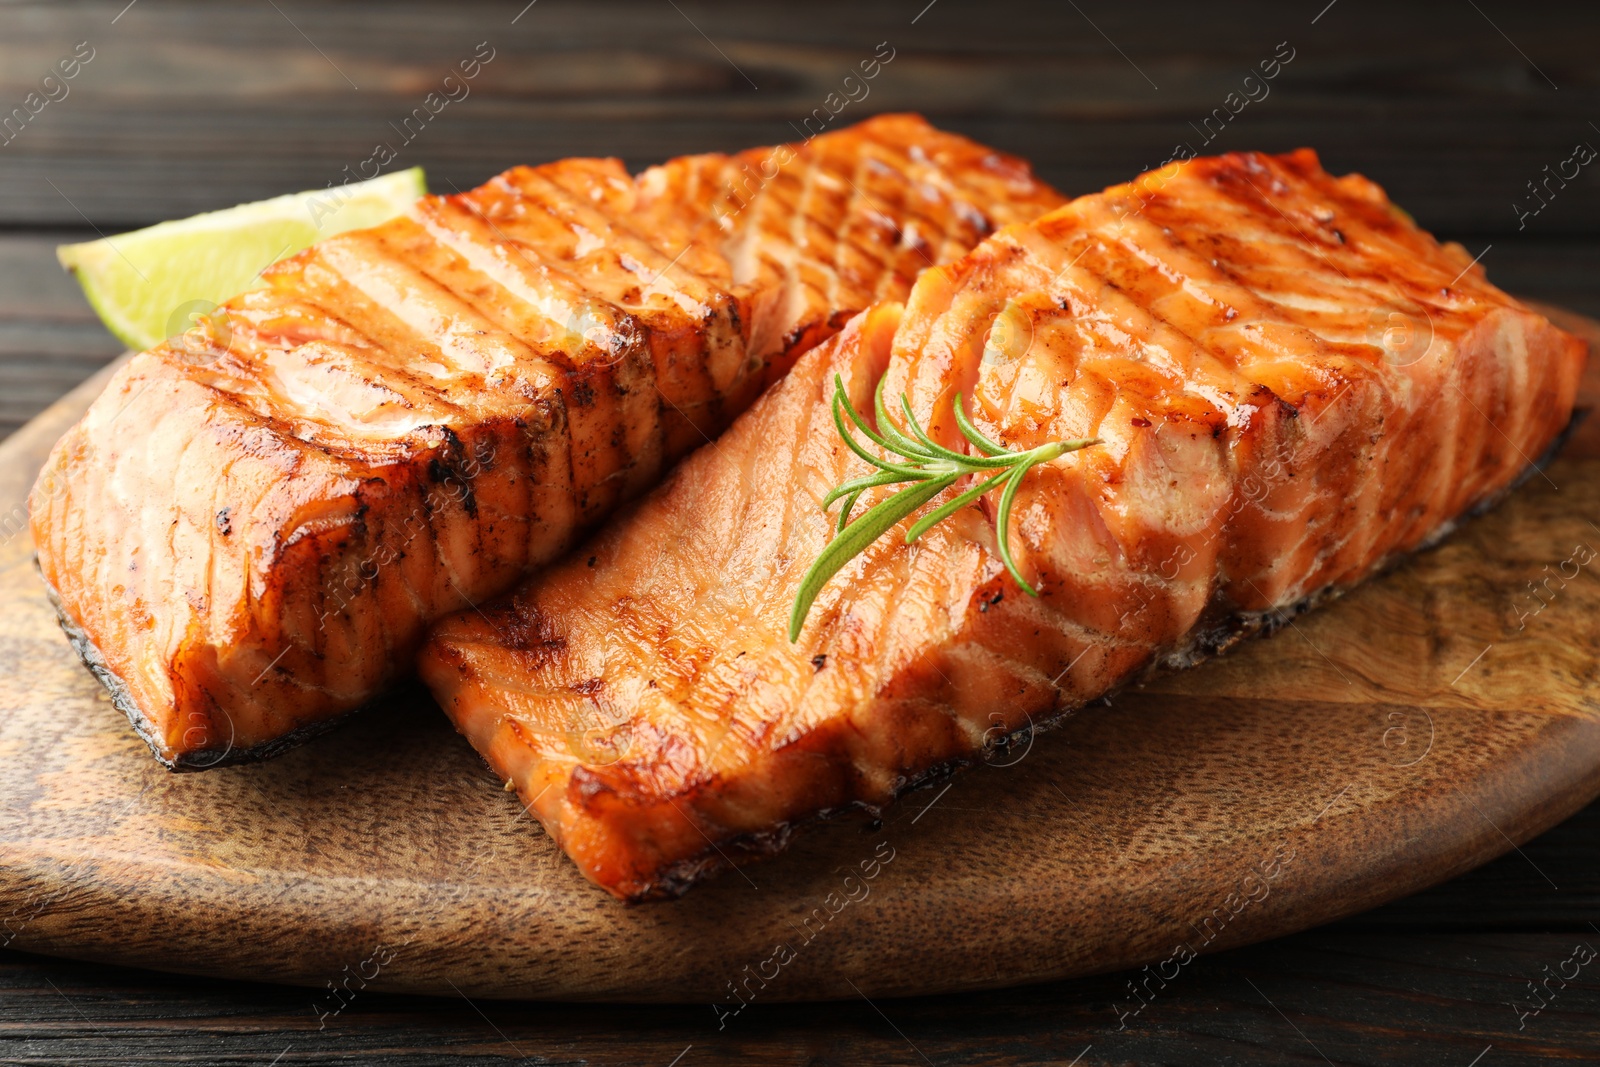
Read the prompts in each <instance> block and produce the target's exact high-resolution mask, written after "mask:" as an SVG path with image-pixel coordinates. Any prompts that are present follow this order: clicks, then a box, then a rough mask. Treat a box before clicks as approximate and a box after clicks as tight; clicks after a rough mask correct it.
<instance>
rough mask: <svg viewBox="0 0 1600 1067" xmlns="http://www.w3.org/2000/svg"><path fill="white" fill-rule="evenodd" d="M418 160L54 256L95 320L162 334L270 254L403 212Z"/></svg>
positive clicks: (418, 176) (249, 276) (137, 345)
mask: <svg viewBox="0 0 1600 1067" xmlns="http://www.w3.org/2000/svg"><path fill="white" fill-rule="evenodd" d="M427 191H428V190H427V185H426V183H425V181H424V178H423V173H422V168H421V167H412V168H411V169H410V170H404V171H396V172H395V173H393V174H385V175H382V176H381V177H377V178H373V179H372V180H371V181H365V182H354V183H351V184H348V185H343V186H337V187H330V188H327V189H313V190H310V191H307V192H303V193H292V194H289V195H287V196H279V197H274V198H272V199H270V200H258V201H256V202H255V203H251V204H240V205H239V206H237V207H231V208H227V209H225V210H222V211H210V212H207V213H205V214H203V215H195V216H193V217H191V218H187V219H178V220H175V221H172V222H162V223H158V224H157V225H155V226H150V227H148V228H146V229H143V230H136V231H134V232H132V233H125V234H120V235H118V236H115V237H106V238H102V239H101V240H98V241H89V242H87V243H84V244H75V245H62V246H61V247H59V248H57V249H56V258H57V259H59V260H60V261H61V265H62V266H63V267H65V268H66V269H67V270H69V271H71V272H72V274H73V276H74V277H76V278H77V279H78V284H79V285H81V286H82V287H83V293H84V295H85V296H86V297H88V299H89V304H90V306H92V307H93V308H94V310H95V313H96V314H97V315H99V316H100V321H101V322H103V323H105V325H106V328H107V329H109V330H110V331H111V332H112V333H113V334H115V335H116V336H117V339H118V340H120V341H122V342H123V343H124V344H126V345H128V346H129V347H130V348H134V349H140V350H143V349H146V348H150V347H152V346H154V345H157V344H159V343H161V342H162V341H163V340H165V339H166V338H168V337H170V336H172V335H173V334H176V333H181V332H183V331H184V330H186V329H188V328H189V327H190V326H191V325H192V321H191V314H192V313H193V312H195V311H196V310H202V311H203V310H205V309H207V308H209V307H212V306H215V305H216V304H217V303H219V302H221V301H223V300H226V299H228V298H229V297H231V296H234V295H235V294H237V293H240V292H242V291H244V290H246V289H248V288H250V286H251V285H253V284H255V282H256V280H257V279H258V278H259V277H260V276H261V272H262V271H264V270H266V269H267V268H268V267H269V266H271V265H272V264H273V263H275V262H277V261H278V260H280V259H282V258H283V257H285V256H291V255H294V254H295V253H296V252H299V251H301V250H302V249H305V248H308V247H310V246H311V245H312V244H314V243H315V242H317V241H320V240H322V239H323V238H325V237H331V236H333V235H334V234H336V233H343V232H344V231H346V230H357V229H363V228H365V227H368V226H376V225H378V224H379V223H382V222H386V221H388V220H389V219H391V218H394V217H395V216H396V215H400V214H402V213H403V212H404V211H405V210H406V209H407V208H408V207H410V206H411V204H412V203H413V202H415V201H416V199H417V198H418V197H420V196H423V195H425V194H426V193H427Z"/></svg>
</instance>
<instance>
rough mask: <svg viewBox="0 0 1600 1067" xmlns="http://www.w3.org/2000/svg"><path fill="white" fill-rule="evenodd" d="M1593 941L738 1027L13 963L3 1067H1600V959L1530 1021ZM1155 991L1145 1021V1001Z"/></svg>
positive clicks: (1423, 941)
mask: <svg viewBox="0 0 1600 1067" xmlns="http://www.w3.org/2000/svg"><path fill="white" fill-rule="evenodd" d="M1580 942H1584V943H1587V944H1588V945H1590V946H1595V947H1600V935H1595V934H1593V933H1589V934H1588V935H1587V936H1585V935H1581V934H1564V933H1552V934H1521V935H1517V936H1507V935H1496V934H1486V933H1483V934H1451V935H1416V936H1411V937H1398V936H1395V935H1394V934H1392V933H1384V934H1361V935H1351V934H1347V933H1344V932H1341V931H1325V932H1315V933H1309V934H1302V935H1298V936H1296V937H1293V938H1289V939H1287V940H1285V941H1281V942H1278V943H1276V944H1273V945H1265V946H1258V947H1255V948H1249V949H1242V950H1237V951H1233V952H1228V953H1223V954H1221V955H1218V956H1214V957H1202V958H1200V959H1198V960H1196V961H1195V962H1193V963H1191V964H1189V965H1187V966H1186V967H1184V968H1183V969H1182V970H1180V971H1178V972H1177V973H1176V975H1175V976H1173V977H1171V978H1170V980H1169V981H1168V982H1166V983H1162V982H1160V981H1159V980H1153V979H1149V976H1147V975H1145V974H1143V973H1137V974H1135V973H1123V974H1116V975H1105V976H1101V977H1097V978H1089V979H1080V980H1077V981H1071V982H1057V983H1051V984H1047V985H1039V986H1031V987H1026V988H1021V989H1011V990H1003V991H998V992H990V993H974V994H965V995H962V996H961V997H959V998H954V997H940V998H923V999H916V1000H894V999H877V998H874V999H873V1001H871V1002H870V1003H869V1002H866V1001H864V1000H863V999H861V998H852V999H849V1000H844V1001H841V1002H839V1003H837V1004H833V1005H829V1006H828V1007H827V1008H826V1009H819V1008H817V1007H815V1006H807V1005H764V1004H759V1003H755V1004H752V1005H751V1007H750V1008H749V1009H748V1010H747V1011H746V1012H745V1013H743V1014H741V1015H740V1016H738V1017H736V1018H733V1019H731V1020H728V1021H727V1024H726V1026H725V1027H723V1028H722V1029H720V1030H719V1029H718V1025H717V1023H718V1016H717V1015H716V1013H715V1012H714V1011H713V1009H712V1008H711V1006H710V1005H684V1006H671V1007H648V1006H616V1005H611V1006H604V1007H594V1006H583V1005H538V1004H506V1003H490V1002H486V1001H477V1000H473V1001H471V1002H468V1001H466V1000H464V999H463V998H460V997H445V998H409V997H395V996H386V995H383V994H380V993H376V992H372V991H370V990H363V989H360V988H359V987H357V988H355V990H354V993H353V995H351V996H347V997H346V999H345V1001H344V1003H345V1004H346V1005H347V1006H346V1007H345V1008H344V1010H342V1011H339V1012H337V1013H332V1012H331V1011H330V1005H333V1004H336V1003H337V1002H336V1001H333V1000H331V998H329V996H328V994H327V992H326V991H325V990H324V991H323V992H322V995H321V997H320V998H319V997H318V995H317V993H316V991H312V990H290V989H282V988H271V987H266V986H259V985H247V984H240V983H227V982H210V983H205V984H195V983H190V982H186V981H184V980H183V979H178V978H173V977H170V976H164V975H159V974H155V973H150V972H139V971H128V970H121V969H117V968H104V967H96V966H93V965H88V964H80V963H68V962H64V961H55V960H48V959H44V958H42V957H33V956H27V955H24V954H21V953H14V952H8V953H3V954H0V1059H4V1060H5V1061H6V1062H43V1061H45V1060H46V1059H48V1060H49V1062H71V1063H75V1064H109V1063H116V1064H152V1063H179V1062H183V1063H192V1062H207V1063H260V1064H265V1063H269V1062H274V1063H279V1064H283V1065H289V1064H305V1063H334V1062H338V1063H383V1064H416V1065H419V1067H420V1065H423V1064H440V1063H449V1064H454V1063H473V1064H494V1063H518V1062H521V1063H534V1064H579V1063H587V1064H623V1063H626V1064H654V1065H665V1064H669V1063H679V1064H682V1065H685V1067H687V1065H691V1064H692V1065H713V1064H754V1065H758V1067H760V1065H778V1064H785V1065H788V1064H799V1063H805V1064H810V1065H814V1067H831V1065H841V1067H842V1065H856V1064H862V1063H872V1064H886V1065H899V1064H904V1065H907V1067H924V1065H925V1064H927V1063H937V1064H941V1065H979V1064H982V1065H996V1067H1000V1065H1007V1067H1009V1065H1024V1064H1039V1063H1053V1064H1060V1065H1066V1064H1068V1063H1075V1064H1078V1065H1079V1067H1098V1065H1112V1064H1118V1065H1120V1064H1129V1063H1184V1064H1189V1063H1217V1062H1223V1063H1230V1064H1246V1065H1250V1064H1272V1065H1275V1067H1278V1065H1284V1064H1307V1065H1320V1064H1323V1063H1325V1062H1334V1063H1338V1064H1341V1065H1344V1064H1361V1065H1367V1064H1370V1065H1373V1067H1378V1065H1389V1064H1401V1063H1424V1062H1425V1063H1434V1064H1438V1063H1443V1064H1456V1065H1460V1067H1466V1065H1467V1064H1470V1063H1473V1062H1474V1057H1476V1056H1479V1055H1480V1054H1482V1053H1484V1052H1485V1050H1486V1048H1488V1047H1489V1046H1492V1047H1493V1052H1492V1055H1491V1056H1490V1057H1486V1058H1485V1059H1484V1060H1483V1061H1482V1063H1483V1064H1484V1065H1486V1067H1488V1065H1493V1067H1520V1065H1524V1064H1527V1065H1533V1064H1546V1063H1549V1062H1550V1061H1551V1060H1552V1059H1557V1058H1561V1059H1568V1060H1571V1061H1574V1062H1593V1060H1594V1058H1595V1057H1597V1056H1600V1033H1597V1032H1596V1029H1595V1028H1594V1026H1593V1025H1592V1023H1591V1019H1592V1017H1593V1014H1594V1013H1595V1012H1596V1011H1600V981H1597V980H1596V977H1595V974H1594V971H1595V968H1596V967H1597V966H1600V963H1590V964H1589V965H1588V966H1587V967H1586V968H1584V969H1582V970H1581V971H1579V977H1578V978H1577V979H1576V980H1574V981H1571V982H1568V983H1566V984H1565V985H1564V986H1563V985H1562V983H1561V982H1560V981H1559V980H1557V981H1555V982H1552V984H1551V987H1550V988H1551V989H1553V990H1555V992H1556V995H1555V997H1554V999H1553V1000H1549V1006H1548V1007H1547V1008H1546V1009H1545V1010H1543V1011H1541V1012H1539V1013H1537V1014H1533V1015H1529V1016H1526V1017H1524V1016H1521V1015H1519V1013H1518V1009H1517V1008H1514V1007H1513V1006H1512V1005H1513V1003H1521V1004H1522V1005H1523V1008H1524V1009H1526V1008H1527V1007H1529V1006H1530V1005H1529V1004H1528V1003H1527V1001H1526V997H1527V995H1528V983H1529V981H1539V980H1542V979H1543V978H1545V976H1546V975H1547V974H1550V973H1553V972H1554V971H1556V970H1559V969H1561V968H1562V966H1563V964H1564V963H1565V962H1566V961H1568V960H1569V959H1571V958H1572V952H1573V949H1574V947H1575V945H1576V944H1578V943H1580ZM1546 968H1550V971H1547V970H1546ZM1565 969H1566V971H1567V973H1569V974H1570V973H1572V970H1573V968H1572V966H1571V965H1570V964H1568V965H1567V966H1566V968H1565ZM1169 974H1171V972H1170V971H1169ZM337 977H338V976H337V975H333V976H330V980H332V979H334V978H337ZM1147 980H1148V981H1149V985H1148V986H1145V985H1142V984H1141V985H1140V989H1141V991H1143V990H1145V989H1148V990H1149V992H1148V993H1143V992H1141V995H1143V996H1146V997H1148V1000H1149V1002H1148V1004H1146V1005H1145V1006H1143V1007H1142V1009H1141V1008H1140V1007H1139V1005H1140V1001H1139V1000H1138V999H1136V998H1135V996H1134V994H1133V993H1132V992H1130V989H1129V984H1130V983H1143V982H1145V981H1147ZM1547 999H1548V998H1547ZM1136 1009H1137V1011H1136ZM1135 1012H1136V1013H1135ZM324 1013H328V1014H326V1015H325V1014H324ZM1519 1027H1520V1028H1519ZM279 1056H281V1057H282V1058H281V1059H275V1057H279ZM675 1057H682V1058H681V1059H677V1060H675ZM1074 1057H1080V1058H1078V1059H1074Z"/></svg>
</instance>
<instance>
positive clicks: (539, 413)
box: [30, 115, 1065, 769]
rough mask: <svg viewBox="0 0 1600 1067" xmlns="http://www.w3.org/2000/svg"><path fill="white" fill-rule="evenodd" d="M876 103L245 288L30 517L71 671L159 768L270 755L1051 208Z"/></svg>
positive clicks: (101, 419) (552, 189)
mask: <svg viewBox="0 0 1600 1067" xmlns="http://www.w3.org/2000/svg"><path fill="white" fill-rule="evenodd" d="M1064 202H1065V201H1064V198H1063V197H1061V196H1060V195H1058V194H1057V193H1055V192H1054V191H1053V190H1052V189H1050V188H1049V187H1048V186H1047V185H1045V184H1043V183H1041V182H1039V181H1037V180H1036V179H1035V178H1034V177H1033V176H1032V174H1031V172H1030V171H1029V169H1028V166H1027V165H1026V164H1025V163H1023V162H1022V161H1020V160H1017V159H1015V158H1012V157H1009V156H1006V155H1003V154H1001V153H998V152H995V151H993V150H992V149H989V148H985V147H984V146H982V145H979V144H976V143H974V142H972V141H969V140H967V139H965V138H962V137H958V136H955V135H953V134H947V133H943V132H940V131H938V130H936V129H934V128H933V127H931V126H929V125H928V124H927V123H926V122H925V121H923V120H922V119H921V118H919V117H917V116H914V115H888V116H880V117H878V118H874V119H871V120H869V121H867V122H864V123H862V124H860V125H858V126H855V127H852V128H849V129H843V130H840V131H838V132H834V133H829V134H825V135H822V136H818V137H815V138H812V139H811V140H809V141H806V142H804V143H801V144H792V145H779V146H775V147H769V148H760V149H753V150H751V151H748V152H744V153H740V154H737V155H732V156H728V155H715V154H714V155H700V156H690V157H685V158H680V159H674V160H672V161H670V162H668V163H665V164H663V165H661V166H657V167H652V168H650V169H648V170H646V171H644V172H643V173H642V174H640V175H638V176H637V177H635V176H630V175H629V174H628V173H627V172H626V171H625V170H624V169H623V167H622V165H621V163H620V162H619V161H617V160H614V159H568V160H562V161H560V162H556V163H551V164H547V165H544V166H538V167H517V168H514V169H512V170H509V171H506V172H505V173H504V174H501V175H499V176H498V177H496V178H494V179H493V180H491V181H489V182H488V183H487V184H485V185H483V186H481V187H480V188H477V189H473V190H471V191H469V192H467V193H464V194H460V195H455V196H429V197H425V198H423V199H421V200H419V201H418V202H417V203H416V204H415V206H413V207H412V208H411V209H410V210H409V211H408V212H407V213H406V214H405V215H404V216H402V217H400V218H397V219H394V220H393V221H391V222H388V223H386V224H384V225H381V226H378V227H376V228H374V229H369V230H362V231H357V232H351V233H345V234H341V235H339V236H337V237H333V238H330V239H328V240H325V241H323V242H321V243H319V244H317V245H315V246H314V247H312V248H310V249H308V250H307V251H305V252H303V253H301V254H299V255H296V256H293V257H291V258H289V259H287V260H285V261H283V262H281V263H279V264H276V265H275V266H273V267H272V268H270V269H269V270H268V271H267V272H266V273H265V275H264V277H263V279H262V281H263V284H262V285H261V286H259V287H258V288H255V289H252V290H251V291H249V292H246V293H244V294H243V295H241V296H238V297H236V298H234V299H232V300H230V301H228V302H227V303H226V304H224V305H223V306H222V307H221V308H220V309H219V311H218V312H217V313H216V314H215V315H213V316H211V317H209V318H208V319H207V320H205V321H203V322H201V323H200V324H199V325H197V327H196V328H195V329H194V330H191V331H189V332H188V333H187V334H185V335H183V336H182V337H181V338H176V339H173V340H169V341H168V342H166V343H164V344H162V345H160V346H158V347H156V348H154V349H152V350H150V351H148V352H145V353H142V354H140V355H138V356H136V357H135V358H134V359H133V360H132V361H131V362H130V363H128V364H127V365H126V366H125V367H124V368H122V369H121V370H120V371H119V372H118V373H117V375H116V376H115V377H114V378H113V379H112V381H111V383H110V384H109V386H108V387H107V389H106V391H105V393H104V394H103V395H102V396H101V397H100V398H99V399H98V400H96V401H95V403H94V404H93V406H92V407H91V408H90V409H89V411H88V413H87V414H86V415H85V416H84V418H83V419H82V421H81V422H79V423H78V425H77V426H76V427H74V428H73V429H72V430H71V431H70V432H69V433H67V435H66V436H65V437H64V438H63V439H62V440H61V441H60V443H59V444H58V445H57V446H56V448H55V450H54V452H53V453H52V454H51V455H50V457H49V459H48V461H47V463H46V464H45V467H44V469H43V471H42V472H41V473H40V475H39V479H38V482H37V484H36V485H35V487H34V490H33V494H32V497H31V502H30V503H31V510H32V529H33V535H34V539H35V542H36V544H37V546H38V563H39V568H40V570H41V571H42V573H43V577H44V580H45V581H46V583H47V584H48V585H49V587H50V589H51V591H52V596H53V597H54V598H55V599H56V602H57V605H58V609H59V612H60V614H61V617H62V621H63V624H64V626H65V628H66V630H67V632H68V634H69V637H71V639H72V640H73V643H74V644H75V645H76V646H77V648H78V650H79V652H80V654H81V655H82V656H83V657H84V660H85V662H86V663H87V664H88V665H89V666H90V668H91V669H92V670H94V671H95V672H96V674H97V675H98V676H99V677H100V678H101V680H102V681H104V682H105V683H106V684H107V686H108V687H109V688H110V689H111V691H112V694H113V696H114V698H115V701H116V703H117V704H118V706H119V707H121V709H122V710H123V711H124V712H125V713H126V714H127V715H128V716H129V718H130V719H131V720H132V721H133V723H134V725H135V727H136V728H137V729H138V730H139V732H140V734H141V735H143V737H144V738H145V740H147V741H148V742H149V744H150V746H151V748H152V750H153V751H154V752H155V754H156V756H157V757H158V758H159V759H160V760H161V761H162V762H164V763H166V764H167V765H169V766H171V767H174V768H177V769H195V768H201V767H208V766H217V765H220V764H223V763H231V762H237V761H239V760H242V759H248V758H252V757H259V756H263V755H268V754H270V753H272V752H273V751H276V750H277V749H279V748H282V747H284V746H286V745H287V744H290V743H292V742H293V741H295V740H298V739H301V738H303V737H305V736H308V735H309V734H310V733H313V732H315V731H316V730H318V729H320V728H323V727H325V726H327V725H328V724H330V723H331V722H332V721H333V720H335V719H336V718H338V717H339V716H341V715H343V714H344V713H346V712H349V711H351V710H352V709H355V708H357V707H358V706H361V705H363V704H365V703H367V702H368V701H369V700H370V699H371V698H372V697H373V696H375V695H376V694H378V693H379V692H381V691H383V690H384V689H385V688H386V687H387V686H389V685H390V684H391V683H393V682H394V681H395V680H396V679H397V678H400V677H403V676H406V675H408V674H409V673H410V672H411V670H412V668H413V664H414V662H415V654H416V650H417V647H418V645H419V644H420V642H421V640H422V638H423V636H424V634H425V633H426V630H427V627H428V625H429V624H430V623H432V622H433V621H435V620H436V619H438V618H440V617H442V616H444V615H446V614H448V613H450V612H452V611H455V610H457V609H460V608H464V607H466V606H467V605H470V604H475V603H477V602H479V601H481V600H483V599H484V598H486V597H490V596H493V595H495V594H498V593H501V592H504V591H505V590H507V589H509V588H511V587H512V586H514V585H515V583H516V582H517V581H518V580H519V579H521V578H522V577H524V576H526V575H527V574H529V573H530V572H531V571H532V570H533V569H534V568H537V567H538V566H540V565H542V564H544V563H546V562H548V561H550V560H552V559H554V558H556V557H557V556H558V555H559V554H560V553H561V552H562V551H563V550H564V549H566V548H568V547H570V546H571V545H572V544H573V542H574V540H575V539H576V538H577V536H578V535H579V534H580V532H581V531H583V530H584V529H585V528H586V527H588V526H591V525H593V524H594V523H595V522H597V521H598V520H599V519H601V518H602V517H604V516H605V515H607V514H608V513H609V512H611V511H612V510H613V509H614V508H615V507H617V505H618V504H620V503H621V502H623V501H625V500H627V499H629V498H631V497H633V496H636V495H637V494H639V493H640V492H642V491H643V490H645V489H647V488H649V487H651V486H652V485H654V484H655V483H656V482H657V481H658V480H659V479H660V477H661V476H662V474H663V473H664V471H665V470H666V469H667V464H669V463H671V462H673V461H674V460H676V459H677V458H678V457H680V456H682V455H683V454H685V453H686V452H688V451H689V450H690V449H692V448H693V447H696V446H698V445H700V444H703V443H705V442H706V441H708V440H710V439H712V438H713V437H715V435H716V434H717V433H718V432H719V431H720V430H722V429H723V428H724V427H725V426H726V424H727V423H728V422H729V421H730V420H731V419H732V417H733V416H734V415H736V414H738V412H740V411H741V410H743V409H744V408H745V407H746V406H748V404H749V403H750V402H751V401H752V400H753V399H754V398H755V397H756V396H757V395H758V394H759V392H760V390H761V389H762V387H763V386H764V385H765V384H766V383H767V382H769V381H770V380H773V379H775V378H777V377H779V376H781V374H782V373H783V372H784V371H785V370H787V369H788V367H789V366H790V365H792V363H793V360H794V359H795V358H796V357H797V356H798V355H799V354H800V353H802V352H803V351H805V350H806V349H808V348H810V347H812V346H814V345H815V344H817V343H818V342H820V341H822V340H823V339H825V338H826V337H828V336H830V335H832V334H833V333H835V332H837V330H838V329H839V328H840V327H841V326H842V325H843V323H844V322H845V321H846V320H847V319H848V318H849V317H850V316H851V315H852V314H854V313H856V312H857V311H860V310H861V309H863V308H867V307H869V306H872V305H873V304H874V303H875V302H880V301H884V300H898V299H903V298H904V297H905V296H906V295H907V294H908V293H909V291H910V286H911V283H912V281H913V279H914V278H915V276H916V274H917V272H918V271H920V270H922V269H924V268H926V267H928V266H931V265H934V264H938V263H948V262H950V261H952V260H954V259H957V258H959V257H960V256H961V255H963V254H965V253H966V252H968V251H970V250H971V249H972V248H973V247H974V246H976V245H977V244H978V243H979V242H980V241H981V240H982V239H984V238H985V237H987V236H988V235H990V234H991V233H992V232H994V231H995V230H996V229H998V228H999V227H1002V226H1005V225H1008V224H1011V223H1015V222H1019V221H1025V220H1028V219H1032V218H1036V217H1038V216H1039V215H1041V214H1044V213H1045V212H1047V211H1049V210H1051V209H1053V208H1055V207H1058V206H1059V205H1060V204H1062V203H1064Z"/></svg>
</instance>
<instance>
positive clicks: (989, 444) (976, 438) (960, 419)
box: [956, 393, 1007, 456]
mask: <svg viewBox="0 0 1600 1067" xmlns="http://www.w3.org/2000/svg"><path fill="white" fill-rule="evenodd" d="M962 407H963V405H962V403H961V394H960V393H957V394H956V425H957V426H959V427H960V428H961V436H963V437H965V438H966V439H967V440H969V441H971V442H972V443H973V444H975V445H977V446H978V447H979V448H981V449H982V450H983V451H984V452H986V453H988V454H989V455H991V456H1003V455H1006V454H1007V452H1006V446H1005V445H1000V444H996V443H995V442H993V441H991V440H989V439H988V438H987V437H985V436H984V435H983V433H982V432H981V431H980V430H979V429H978V428H977V427H976V426H974V425H972V422H971V420H969V419H968V418H967V413H966V412H965V411H964V410H962Z"/></svg>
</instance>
